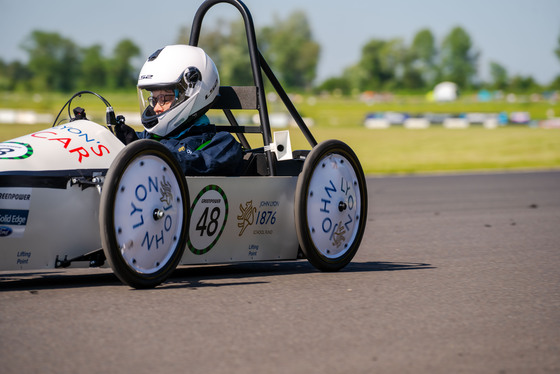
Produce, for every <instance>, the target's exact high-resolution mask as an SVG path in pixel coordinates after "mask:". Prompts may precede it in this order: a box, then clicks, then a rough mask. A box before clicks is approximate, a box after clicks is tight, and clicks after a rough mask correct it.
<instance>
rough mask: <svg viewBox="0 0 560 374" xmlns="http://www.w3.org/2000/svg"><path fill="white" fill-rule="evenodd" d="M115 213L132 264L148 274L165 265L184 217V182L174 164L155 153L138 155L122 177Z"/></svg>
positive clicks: (122, 247) (124, 251)
mask: <svg viewBox="0 0 560 374" xmlns="http://www.w3.org/2000/svg"><path fill="white" fill-rule="evenodd" d="M113 214H114V223H115V226H114V229H115V233H116V238H117V243H118V245H119V248H120V250H121V253H122V256H123V258H124V260H125V261H126V263H127V264H128V266H130V267H131V268H133V269H134V270H135V271H137V272H139V273H144V274H150V273H154V272H156V271H158V270H159V269H161V268H162V267H163V266H165V264H166V263H167V261H168V260H169V258H170V257H171V255H172V254H173V251H174V249H175V246H176V245H177V242H178V240H179V235H180V231H181V227H182V223H183V219H184V216H183V214H184V212H183V204H182V202H181V190H180V186H179V184H178V183H177V180H176V178H175V175H174V174H173V172H172V170H171V168H170V167H169V166H168V165H167V164H166V163H165V162H163V161H162V160H161V159H160V158H159V157H155V156H150V155H147V156H142V157H138V158H136V159H134V161H133V162H132V163H131V164H130V165H129V166H128V167H127V168H126V170H125V172H124V173H123V175H122V177H121V179H120V183H119V186H118V191H117V193H116V196H115V210H114V212H113Z"/></svg>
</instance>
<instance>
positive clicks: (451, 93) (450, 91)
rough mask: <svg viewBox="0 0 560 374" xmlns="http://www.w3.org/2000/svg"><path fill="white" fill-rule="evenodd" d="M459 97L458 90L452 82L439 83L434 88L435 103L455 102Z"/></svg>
mask: <svg viewBox="0 0 560 374" xmlns="http://www.w3.org/2000/svg"><path fill="white" fill-rule="evenodd" d="M457 96H459V88H458V87H457V85H456V84H455V83H453V82H441V83H439V84H437V85H436V86H435V87H434V100H435V101H455V100H457Z"/></svg>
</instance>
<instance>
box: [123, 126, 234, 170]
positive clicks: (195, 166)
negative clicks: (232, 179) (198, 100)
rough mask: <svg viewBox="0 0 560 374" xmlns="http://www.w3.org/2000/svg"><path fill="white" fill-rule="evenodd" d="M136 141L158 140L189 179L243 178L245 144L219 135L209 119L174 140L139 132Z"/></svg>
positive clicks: (226, 135)
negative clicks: (211, 176)
mask: <svg viewBox="0 0 560 374" xmlns="http://www.w3.org/2000/svg"><path fill="white" fill-rule="evenodd" d="M136 137H137V138H138V139H153V140H157V141H159V142H160V143H161V144H163V145H164V146H166V147H167V148H168V149H169V150H170V151H171V152H172V153H173V155H174V156H175V157H176V158H177V160H178V161H179V164H180V165H181V168H182V169H183V172H184V173H185V175H223V176H230V175H240V174H241V171H242V163H243V153H242V149H241V144H239V142H237V141H236V140H235V138H234V137H233V136H232V135H231V134H230V133H228V132H223V131H220V132H216V128H215V126H214V125H211V124H210V121H209V120H208V117H207V116H205V115H204V116H202V117H200V118H199V119H198V120H197V121H196V122H195V123H194V124H192V125H191V126H189V127H188V128H187V129H186V130H184V131H182V132H181V133H179V134H178V135H176V136H173V137H159V136H156V135H152V134H150V133H149V132H147V131H143V132H137V133H136ZM127 143H128V142H127Z"/></svg>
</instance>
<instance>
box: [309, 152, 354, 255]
mask: <svg viewBox="0 0 560 374" xmlns="http://www.w3.org/2000/svg"><path fill="white" fill-rule="evenodd" d="M358 186H359V184H358V177H357V175H356V172H355V171H354V169H353V168H352V166H351V164H350V162H349V161H348V159H347V158H346V157H344V156H342V155H340V154H329V155H327V156H326V157H324V158H322V159H321V160H320V161H319V162H318V163H317V165H316V167H315V170H314V172H313V175H312V177H311V179H310V182H309V188H308V190H307V206H306V208H307V225H308V227H307V228H308V230H309V234H310V237H311V240H312V241H313V243H314V245H315V247H316V248H317V250H318V251H319V253H320V254H321V255H322V256H324V257H326V258H331V259H334V258H339V257H341V256H343V255H344V254H345V253H346V252H347V251H348V250H349V249H350V247H351V245H352V243H353V242H354V240H355V237H356V235H357V233H358V230H359V222H360V219H361V216H360V215H361V212H360V206H361V199H360V193H359V192H360V191H359V187H358Z"/></svg>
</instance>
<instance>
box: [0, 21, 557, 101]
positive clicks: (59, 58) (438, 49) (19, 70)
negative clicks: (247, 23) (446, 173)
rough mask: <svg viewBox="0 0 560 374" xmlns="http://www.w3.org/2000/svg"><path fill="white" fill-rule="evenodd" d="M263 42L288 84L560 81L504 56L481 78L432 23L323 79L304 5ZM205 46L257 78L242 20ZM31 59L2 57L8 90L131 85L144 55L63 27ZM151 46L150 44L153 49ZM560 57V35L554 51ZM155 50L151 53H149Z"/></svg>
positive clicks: (237, 81)
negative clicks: (526, 70)
mask: <svg viewBox="0 0 560 374" xmlns="http://www.w3.org/2000/svg"><path fill="white" fill-rule="evenodd" d="M256 33H257V39H258V44H259V49H260V51H261V53H262V54H263V55H264V56H265V58H266V60H267V62H268V63H269V65H271V67H272V69H273V71H274V72H275V74H276V75H277V77H278V79H279V80H280V81H281V82H282V83H283V85H284V87H285V88H286V89H288V90H295V91H300V92H303V91H310V90H317V91H325V90H326V91H334V90H337V91H339V92H342V93H344V94H349V93H351V92H356V91H358V92H363V91H368V90H371V91H424V92H425V91H427V90H430V89H432V88H433V87H434V85H435V84H437V83H438V82H441V81H452V82H455V83H457V84H458V85H459V87H460V88H461V89H463V90H468V89H477V88H488V89H496V90H510V91H530V90H540V89H560V75H559V76H558V77H557V78H556V79H555V80H554V81H553V82H551V83H550V85H548V86H546V87H540V86H539V85H538V84H537V82H535V80H534V79H533V78H532V77H530V76H511V77H510V76H509V75H508V72H507V70H506V69H505V68H504V67H503V66H502V65H501V64H499V63H498V62H491V63H490V66H489V70H490V76H491V80H490V81H489V82H481V81H480V79H479V77H478V59H479V55H480V52H479V51H478V50H476V48H475V46H474V44H473V41H472V40H471V37H470V36H469V34H468V33H467V32H466V30H464V29H463V28H462V27H455V28H453V29H452V30H451V31H450V32H449V33H448V34H447V35H446V36H445V37H444V39H443V40H442V42H441V43H440V44H438V43H437V42H436V39H435V37H434V34H433V33H432V32H431V30H429V29H423V30H420V31H418V32H417V33H416V35H415V36H414V38H413V40H412V42H411V44H410V45H407V44H405V42H404V41H403V39H401V38H395V39H391V40H381V39H375V38H373V39H370V40H369V41H368V42H367V43H366V44H365V45H364V46H363V48H362V51H361V57H360V59H359V61H358V62H357V63H356V64H354V65H352V66H349V67H347V68H345V69H344V70H343V71H342V73H341V75H340V76H335V77H331V78H329V79H327V80H325V81H324V82H319V83H317V82H315V79H316V73H317V65H318V63H319V58H320V45H319V44H318V43H317V42H316V41H315V40H314V37H313V34H312V30H311V29H310V27H309V22H308V19H307V16H306V15H305V13H304V12H301V11H296V12H293V13H292V14H290V15H289V16H288V17H287V18H286V19H280V18H278V17H276V18H274V20H273V23H272V25H270V26H265V27H262V28H260V29H258V30H257V31H256ZM189 35H190V32H189V29H188V28H187V27H183V28H181V30H180V32H179V36H178V38H177V40H176V42H177V43H185V44H187V43H188V39H189ZM199 46H200V47H202V48H204V49H205V50H206V52H207V53H208V54H209V55H210V56H211V57H212V59H213V60H214V61H215V62H216V65H217V66H218V69H219V71H220V77H221V80H222V82H223V84H227V85H246V84H252V83H253V81H252V73H251V68H250V62H249V56H248V48H247V41H246V37H245V28H244V24H243V22H242V21H241V20H239V21H231V22H225V21H222V22H217V23H216V25H214V26H213V27H210V28H203V30H202V32H201V35H200V40H199ZM22 48H23V50H25V51H26V52H27V54H28V57H29V58H28V63H27V64H24V63H22V62H20V61H13V62H5V61H3V60H1V59H0V90H3V91H16V90H23V91H51V90H54V91H62V92H69V91H76V90H81V89H91V90H95V89H100V88H102V89H109V90H131V89H134V87H135V85H136V81H137V75H138V71H139V68H140V67H139V66H134V65H133V61H134V59H137V58H142V56H141V53H142V52H141V50H140V48H139V47H138V46H137V45H136V44H135V43H134V42H133V41H132V40H129V39H124V40H122V41H120V42H119V43H118V44H117V45H116V46H115V48H114V49H113V51H112V53H111V55H110V56H106V55H104V53H103V49H102V46H101V45H93V46H90V47H80V46H78V45H77V44H76V43H75V42H73V41H72V40H71V39H68V38H65V37H63V36H61V35H59V34H58V33H49V32H44V31H38V30H36V31H33V32H32V33H31V34H30V35H29V36H28V38H27V39H26V40H25V41H24V42H23V44H22ZM149 52H150V51H147V52H146V51H144V53H148V54H149ZM554 52H555V53H556V55H557V56H558V58H559V60H560V37H559V39H558V48H557V49H556V50H555V51H554ZM146 56H147V54H146Z"/></svg>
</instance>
